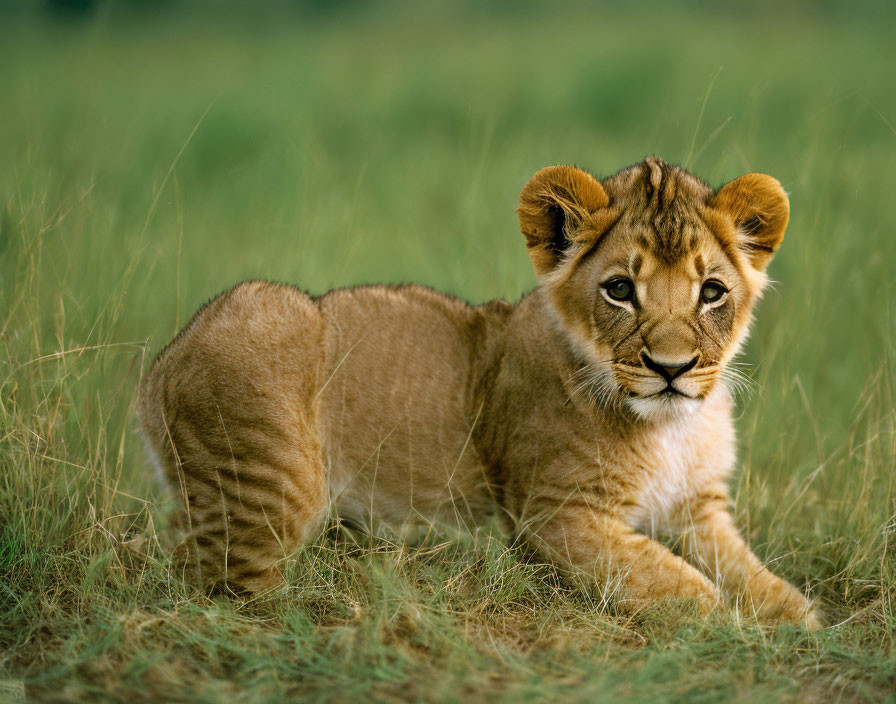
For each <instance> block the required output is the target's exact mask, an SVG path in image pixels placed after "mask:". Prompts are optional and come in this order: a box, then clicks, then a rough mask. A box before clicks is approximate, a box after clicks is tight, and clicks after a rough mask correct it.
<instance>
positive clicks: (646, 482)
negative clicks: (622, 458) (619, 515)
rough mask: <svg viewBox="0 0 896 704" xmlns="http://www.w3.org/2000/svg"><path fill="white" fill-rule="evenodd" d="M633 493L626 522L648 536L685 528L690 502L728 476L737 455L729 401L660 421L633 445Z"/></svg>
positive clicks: (674, 531)
mask: <svg viewBox="0 0 896 704" xmlns="http://www.w3.org/2000/svg"><path fill="white" fill-rule="evenodd" d="M632 450H633V465H634V466H633V468H632V469H633V471H634V472H635V473H636V476H635V477H634V479H635V482H636V486H637V489H636V492H635V496H634V501H633V504H632V505H631V506H630V507H629V508H628V510H627V512H626V519H627V522H628V523H629V525H631V526H632V527H633V528H634V529H635V530H638V531H640V532H644V533H647V534H651V535H653V534H656V533H664V532H669V533H678V532H680V531H681V530H682V529H684V528H686V524H687V522H688V505H689V503H690V500H691V499H692V498H694V497H696V496H698V495H700V494H701V493H702V492H704V491H706V489H707V488H708V486H709V485H710V484H712V483H713V482H715V481H718V480H725V479H727V477H728V475H729V473H730V471H731V469H732V467H733V465H734V457H735V443H734V434H733V430H732V427H731V421H730V414H729V412H728V408H727V404H725V405H716V404H709V403H707V404H706V405H705V406H704V407H703V408H702V409H701V410H700V411H698V412H697V413H695V414H694V415H691V416H689V417H686V418H681V419H676V420H674V421H670V422H668V423H663V424H658V425H657V426H656V427H655V428H652V429H651V430H650V431H649V432H646V433H645V434H644V435H643V436H642V438H640V440H639V441H638V442H637V443H636V445H635V446H634V447H633V448H632Z"/></svg>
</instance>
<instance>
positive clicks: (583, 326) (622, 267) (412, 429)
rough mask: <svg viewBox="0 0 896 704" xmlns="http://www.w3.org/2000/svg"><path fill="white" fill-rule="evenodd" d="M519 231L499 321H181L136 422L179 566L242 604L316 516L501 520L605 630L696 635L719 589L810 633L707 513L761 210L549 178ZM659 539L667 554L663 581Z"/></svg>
mask: <svg viewBox="0 0 896 704" xmlns="http://www.w3.org/2000/svg"><path fill="white" fill-rule="evenodd" d="M517 212H518V213H519V218H520V226H521V229H522V232H523V235H524V236H525V239H526V246H527V247H528V250H529V255H530V256H531V258H532V263H533V265H534V267H535V272H536V274H537V276H538V280H539V286H538V287H537V288H536V289H535V290H534V291H533V292H532V293H530V294H529V295H527V296H525V297H524V298H523V299H522V300H521V301H520V302H519V303H517V304H516V305H510V304H507V303H505V302H503V301H495V302H491V303H488V304H485V305H483V306H475V307H473V306H469V305H467V304H466V303H464V302H463V301H460V300H458V299H456V298H451V297H449V296H445V295H442V294H439V293H436V292H435V291H431V290H429V289H426V288H422V287H418V286H397V287H393V286H365V287H358V288H351V289H340V290H335V291H331V292H329V293H327V294H325V295H323V296H320V297H311V296H308V295H306V294H304V293H302V292H301V291H299V290H297V289H295V288H292V287H290V286H284V285H278V284H271V283H265V282H251V283H244V284H240V285H239V286H237V287H236V288H234V289H232V290H230V291H228V292H226V293H224V294H222V295H220V296H218V297H217V298H215V299H214V300H212V301H211V302H210V303H208V304H207V305H206V306H204V307H203V308H202V309H201V310H200V311H199V312H198V313H197V314H196V315H195V316H194V317H193V319H192V320H191V321H190V322H189V324H188V325H187V326H186V328H184V330H183V331H182V332H181V333H180V334H179V335H178V336H177V337H176V338H175V339H174V341H172V342H171V343H170V344H169V345H168V346H167V347H166V348H165V349H164V350H163V351H162V352H161V354H160V355H159V357H158V359H157V360H156V361H155V363H154V364H153V366H152V369H151V370H150V372H149V373H148V375H147V376H146V378H145V380H144V382H143V385H142V387H141V393H140V402H139V406H140V418H141V422H142V425H143V428H144V430H145V433H146V435H147V438H148V441H149V445H150V447H151V449H152V451H153V454H154V455H155V456H156V459H157V460H158V461H159V463H160V464H161V466H162V467H163V468H164V472H165V477H166V478H167V481H168V483H169V485H170V486H171V487H172V488H173V490H174V491H175V492H176V493H177V494H178V495H179V496H180V497H181V498H182V505H183V509H184V510H183V514H182V516H181V517H180V519H181V520H180V523H181V524H182V525H183V526H184V527H185V531H186V535H185V538H184V541H183V543H182V544H181V545H180V547H179V548H178V552H179V555H180V558H181V559H182V560H184V563H185V564H186V565H189V566H190V568H191V569H192V570H193V571H194V573H195V575H196V576H197V577H198V578H199V579H200V580H202V581H203V582H204V583H205V584H206V585H210V584H222V583H225V584H227V585H229V586H231V587H233V588H235V589H239V590H248V591H254V590H259V589H263V588H265V587H269V586H271V585H273V584H275V583H277V582H278V581H279V580H280V579H281V575H280V571H279V569H278V567H277V564H278V562H279V561H280V560H282V559H283V558H285V557H287V556H288V555H289V554H290V553H291V552H292V551H294V550H295V549H296V548H297V547H298V546H300V545H301V544H302V543H305V542H307V541H309V540H311V539H313V538H314V537H315V535H316V532H317V531H318V529H319V527H320V525H321V523H322V521H323V519H324V517H325V516H326V515H327V514H328V511H332V512H334V513H335V514H336V515H337V516H339V517H341V518H343V519H345V520H346V521H350V522H352V523H355V524H359V525H362V526H369V525H371V524H372V522H374V521H377V522H385V523H387V524H388V523H391V524H395V525H404V524H407V523H414V522H416V523H421V522H423V523H426V522H432V521H454V522H457V523H461V524H469V523H471V522H475V521H481V520H483V519H484V518H485V517H487V516H489V515H492V514H494V513H499V514H501V515H502V516H504V517H506V519H507V521H508V523H509V524H510V525H511V526H512V527H513V530H514V531H516V533H517V534H519V535H522V536H524V537H525V538H527V539H528V540H529V541H530V542H531V544H532V545H533V546H534V547H535V548H536V549H538V550H539V551H540V552H541V553H542V554H543V555H544V556H546V557H548V558H550V559H551V560H553V561H554V563H555V564H557V565H558V566H559V567H561V568H562V569H564V570H565V571H567V572H569V573H574V574H577V575H579V576H580V577H584V578H585V579H586V580H591V581H593V582H594V583H595V584H596V585H598V586H600V587H601V588H602V589H604V590H605V591H606V593H607V594H613V595H614V598H616V600H617V601H618V603H619V604H620V606H621V607H622V608H628V609H637V608H640V607H642V606H644V605H646V604H648V603H651V602H654V601H655V600H658V599H662V598H664V597H685V598H693V599H696V600H697V601H698V602H699V604H700V606H701V608H702V609H703V610H709V609H711V608H713V607H714V606H715V605H716V604H717V602H718V601H719V599H720V589H721V590H724V591H725V592H726V593H728V594H730V595H732V596H735V597H736V598H738V599H739V600H740V601H741V603H742V604H744V605H746V606H747V607H748V608H749V609H752V610H753V611H754V612H755V613H756V614H757V615H758V616H759V617H760V618H761V619H763V620H767V621H771V622H778V621H782V620H783V621H792V622H800V621H802V622H805V623H806V624H807V625H808V626H809V627H810V628H815V627H818V625H819V618H818V615H817V613H816V612H815V611H814V610H813V609H812V608H811V606H810V604H809V602H807V600H806V598H805V597H804V596H803V595H802V594H801V593H800V592H799V591H798V590H797V589H795V588H794V587H793V586H792V585H790V584H788V583H787V582H785V581H784V580H782V579H780V578H778V577H776V576H775V575H773V574H772V573H771V572H770V571H769V570H768V569H766V568H765V567H764V566H763V565H762V563H761V562H760V561H759V559H758V558H757V557H756V556H755V555H754V554H753V553H752V552H751V551H750V549H749V548H748V547H747V545H746V543H745V542H744V540H743V539H742V538H741V536H740V534H739V533H738V531H737V528H736V527H735V525H734V522H733V520H732V517H731V514H730V513H729V512H728V504H729V497H728V489H727V480H728V477H729V474H730V472H731V471H732V468H733V466H734V462H735V439H734V430H733V428H732V420H731V411H732V401H731V396H730V393H729V390H728V388H727V386H726V366H727V365H728V363H729V362H730V361H731V358H732V357H733V356H734V355H735V354H736V353H737V351H738V349H739V348H740V347H741V345H742V344H743V342H744V339H745V338H746V335H747V329H748V327H749V323H750V316H751V311H752V308H753V305H754V303H755V302H756V299H757V298H758V297H759V295H760V293H761V291H762V288H763V286H764V285H765V282H766V276H765V273H764V272H765V268H766V265H767V264H768V262H769V260H770V259H771V257H772V254H773V253H774V251H775V250H776V249H777V247H778V245H779V244H780V243H781V240H782V238H783V237H784V229H785V227H786V225H787V220H788V215H789V205H788V201H787V196H786V195H785V193H784V191H783V189H782V188H781V185H780V184H779V183H778V181H776V180H775V179H774V178H771V177H770V176H765V175H762V174H748V175H746V176H743V177H741V178H738V179H736V180H735V181H732V182H731V183H729V184H728V185H726V186H724V187H723V188H722V189H720V190H718V191H713V190H712V189H711V188H709V187H708V186H707V185H706V184H704V183H703V182H702V181H700V180H698V179H697V178H695V177H694V176H691V175H690V174H688V173H687V172H685V171H683V170H682V169H680V168H678V167H675V166H670V165H668V164H666V163H665V162H663V161H661V160H660V159H657V158H654V157H650V158H647V159H645V160H644V161H643V162H641V163H639V164H636V165H635V166H632V167H630V168H627V169H625V170H623V171H620V172H619V173H617V174H616V175H615V176H612V177H610V178H607V179H604V180H602V181H598V180H597V179H595V178H594V177H593V176H591V175H590V174H588V173H586V172H584V171H581V170H579V169H576V168H573V167H570V166H552V167H549V168H546V169H542V170H541V171H539V172H538V173H536V174H535V175H534V176H533V177H532V179H531V180H530V181H529V182H528V183H527V184H526V186H525V187H524V188H523V191H522V194H521V195H520V203H519V209H518V211H517ZM657 533H663V534H670V533H671V534H678V535H682V536H684V538H685V539H684V543H683V544H684V545H685V546H686V548H685V550H684V553H685V557H684V558H682V557H678V556H677V555H676V554H674V553H673V552H671V551H670V550H669V549H667V548H666V547H664V546H663V545H662V544H661V543H659V542H657V541H656V540H655V539H654V537H653V536H655V535H656V534H657Z"/></svg>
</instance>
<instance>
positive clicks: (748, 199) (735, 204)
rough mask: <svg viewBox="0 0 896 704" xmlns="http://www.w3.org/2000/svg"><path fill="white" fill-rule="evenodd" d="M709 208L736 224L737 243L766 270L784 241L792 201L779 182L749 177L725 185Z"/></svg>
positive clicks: (752, 260)
mask: <svg viewBox="0 0 896 704" xmlns="http://www.w3.org/2000/svg"><path fill="white" fill-rule="evenodd" d="M710 205H711V206H712V207H714V208H716V209H717V210H720V211H722V212H723V213H726V214H727V215H728V216H730V217H731V218H732V220H733V221H734V227H735V230H736V231H737V237H738V244H739V246H740V247H741V248H742V249H743V250H744V251H745V252H746V253H747V256H749V258H750V261H751V262H752V264H753V266H754V267H755V268H756V269H757V270H759V271H763V270H764V269H765V267H766V266H767V265H768V263H769V260H770V259H771V258H772V255H773V254H774V253H775V250H776V249H777V248H778V245H780V244H781V240H783V239H784V230H785V229H786V228H787V221H788V219H789V218H790V202H789V201H788V200H787V194H786V193H785V192H784V189H783V188H782V187H781V184H780V183H779V182H778V180H777V179H775V178H772V177H771V176H766V175H765V174H747V175H746V176H741V177H740V178H738V179H735V180H734V181H732V182H731V183H729V184H726V185H725V186H723V187H722V188H721V189H720V190H719V192H718V193H716V194H715V196H713V198H712V200H711V201H710Z"/></svg>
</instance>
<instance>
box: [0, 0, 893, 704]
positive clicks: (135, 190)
mask: <svg viewBox="0 0 896 704" xmlns="http://www.w3.org/2000/svg"><path fill="white" fill-rule="evenodd" d="M640 7H641V8H642V9H641V10H630V11H629V12H628V13H627V14H624V15H619V14H613V13H609V11H608V10H607V9H604V10H601V11H598V10H594V11H592V12H590V13H583V12H582V11H579V10H575V9H573V8H572V7H566V8H565V9H561V10H558V11H555V12H554V13H553V14H551V15H546V14H537V13H536V14H525V15H522V16H517V15H516V14H510V15H508V14H507V12H506V9H505V11H498V10H494V11H491V12H484V11H483V12H474V11H469V12H467V13H466V14H464V15H463V16H462V17H457V16H452V15H451V14H450V13H448V12H446V11H442V12H441V13H440V12H439V11H437V10H434V9H432V8H431V9H430V10H428V11H427V12H417V13H412V12H403V13H401V14H400V17H401V19H400V20H398V19H396V17H398V16H399V15H397V14H392V15H390V14H388V13H386V12H385V11H378V12H373V11H369V12H368V14H366V15H364V16H356V15H354V14H351V13H341V14H340V13H337V14H335V15H324V16H317V17H315V18H313V19H310V20H309V19H307V18H304V19H303V18H301V17H297V16H294V15H293V16H289V17H287V18H285V19H281V20H278V21H276V22H272V21H270V18H268V19H267V20H265V21H261V20H259V19H257V18H254V19H253V18H243V19H241V20H239V21H237V20H233V19H232V20H231V21H228V22H225V21H223V20H222V21H221V22H214V23H211V24H210V23H209V22H208V21H206V20H204V19H202V18H201V17H194V18H192V19H189V18H188V19H184V20H183V21H181V22H177V23H175V22H173V21H169V20H157V19H151V18H147V17H143V18H141V20H140V21H139V22H137V21H136V20H122V19H119V18H115V17H111V16H109V15H104V14H102V13H100V14H99V15H98V16H97V17H95V18H94V19H93V20H91V21H88V22H85V23H71V22H70V23H63V24H49V23H46V22H39V23H28V22H24V23H15V24H13V23H8V24H6V25H4V24H3V23H2V22H0V66H2V67H3V68H2V70H0V215H2V220H0V678H3V677H5V678H7V679H10V680H17V681H18V680H24V681H25V682H26V684H27V687H28V690H29V695H30V696H31V697H32V698H34V699H41V698H44V699H53V700H61V699H71V700H80V699H87V698H94V699H95V698H97V697H98V698H100V699H110V698H111V699H120V700H131V701H133V700H156V699H162V698H164V699H195V698H196V696H197V695H198V696H199V698H201V699H205V700H210V701H216V700H220V701H233V699H234V697H235V696H237V695H238V696H240V697H241V699H243V700H246V701H278V700H281V699H282V698H283V697H284V696H286V695H304V696H306V697H308V699H309V700H328V699H332V700H343V699H345V700H351V699H353V698H354V699H367V698H375V699H379V700H384V701H392V700H404V699H413V700H420V699H432V700H446V701H461V700H463V701H478V700H484V699H489V700H493V701H514V702H515V701H525V700H538V699H545V698H557V699H560V698H562V699H564V700H570V701H579V700H581V701H584V700H588V701H650V702H654V701H657V700H668V701H688V702H691V701H719V700H725V701H732V700H733V701H755V700H756V699H758V698H762V699H765V700H782V701H802V700H816V699H822V700H827V701H830V700H837V701H853V700H881V699H887V698H888V699H889V701H896V694H894V692H896V652H894V634H896V612H894V600H896V548H894V543H896V491H894V470H896V412H894V405H896V314H894V311H893V305H894V300H893V295H894V290H896V289H894V286H893V273H892V272H893V267H894V264H896V237H894V234H893V233H894V226H896V222H894V218H893V210H892V205H893V193H894V189H896V128H894V125H896V94H894V92H893V90H892V77H893V76H892V66H893V65H894V61H896V44H894V43H893V42H892V37H891V34H890V27H891V26H892V22H891V18H886V20H887V21H882V20H880V19H875V18H874V17H873V13H867V14H866V15H865V16H864V17H856V16H854V13H837V12H830V9H831V8H830V5H826V7H828V13H827V14H825V13H822V14H819V13H818V12H817V11H816V12H814V13H810V12H809V11H808V10H807V9H806V8H805V7H804V8H803V11H802V12H797V11H792V12H791V13H790V14H786V13H785V14H784V15H779V16H776V17H775V19H774V20H772V19H771V15H770V14H768V13H765V14H761V15H759V14H756V15H752V14H747V15H735V14H709V13H710V11H709V8H708V6H707V7H705V8H704V9H703V11H700V12H698V10H697V6H692V7H691V10H690V11H688V12H683V11H681V10H679V11H677V12H673V11H671V10H664V9H663V6H662V5H659V4H648V5H641V6H640ZM701 7H702V6H701ZM713 12H718V11H717V10H714V11H713ZM788 12H790V11H788ZM608 13H609V14H608ZM651 152H653V153H657V154H660V155H661V156H663V157H664V158H666V159H668V160H670V161H676V162H679V163H682V164H688V165H690V167H691V168H692V169H693V170H695V171H696V172H697V173H698V174H699V175H701V176H703V177H704V178H705V179H706V180H708V181H709V182H711V183H713V184H721V183H723V182H725V181H726V180H729V179H731V178H734V177H736V176H738V175H740V174H742V173H745V172H747V171H750V170H761V171H766V172H769V173H771V174H773V175H775V176H777V177H778V178H779V179H780V180H781V181H782V182H783V183H784V184H785V186H786V188H787V189H788V191H789V192H790V194H791V201H792V209H793V218H792V221H791V226H790V230H789V234H788V236H787V239H786V240H785V243H784V246H783V249H782V251H781V253H780V255H779V256H778V258H777V259H776V261H775V263H774V264H773V265H772V268H771V274H772V276H773V278H774V279H776V280H777V281H778V282H780V283H778V284H777V285H776V286H775V288H774V290H772V291H770V292H769V293H768V295H767V297H766V299H765V301H764V302H763V303H762V306H761V310H760V315H759V320H758V323H757V325H756V327H755V334H754V336H753V339H752V342H751V343H750V347H749V349H748V352H747V354H746V355H745V358H744V361H746V362H748V363H750V364H752V365H753V366H751V367H749V369H750V370H751V375H752V376H753V378H754V379H755V381H756V385H755V386H756V388H755V389H754V391H753V393H751V394H750V395H748V396H747V397H745V398H743V399H742V400H741V409H742V410H741V413H740V418H739V427H740V429H741V451H740V454H741V458H742V470H741V471H740V472H739V474H738V475H737V479H736V487H735V490H736V495H737V515H738V520H739V523H740V524H741V525H742V526H743V528H744V529H745V531H746V532H747V533H748V534H749V536H750V539H751V542H752V544H753V546H754V547H755V549H756V550H757V552H758V553H759V554H760V555H761V556H762V557H764V558H766V559H768V560H769V561H770V562H771V563H772V564H773V566H774V569H775V570H776V571H777V572H779V573H780V574H782V575H784V576H786V577H788V578H789V579H791V580H793V581H795V582H796V583H798V584H801V585H806V586H807V587H808V588H809V589H810V590H811V592H812V593H813V594H814V595H816V596H817V597H819V599H820V600H821V603H822V604H823V607H824V609H825V611H826V613H827V614H828V619H829V623H830V624H831V627H830V628H828V629H827V630H825V631H823V632H821V633H819V634H817V635H816V634H813V635H811V636H810V635H807V634H805V633H803V632H801V631H799V630H796V629H791V628H781V629H779V630H777V631H774V630H768V629H761V628H758V627H757V626H756V625H755V624H753V623H750V622H749V621H748V620H739V619H737V618H736V617H734V616H732V615H728V616H724V617H722V616H720V617H718V618H717V619H715V620H713V621H711V622H697V621H694V620H693V619H692V618H690V617H689V615H688V614H686V613H677V614H676V613H670V612H657V613H652V614H642V615H641V616H639V617H638V618H637V619H634V620H631V619H626V618H624V617H622V616H620V615H618V614H616V613H614V612H613V611H612V609H608V608H607V607H605V605H603V604H601V603H598V602H596V601H595V600H594V599H593V598H591V597H589V595H588V594H587V593H585V592H582V591H580V590H575V589H572V588H570V587H569V586H568V585H566V584H564V583H562V582H560V581H559V580H558V578H557V576H556V575H555V574H554V572H553V571H552V570H551V569H550V568H548V567H546V566H544V565H540V564H538V563H537V562H536V561H533V560H532V559H530V558H529V557H528V556H527V555H526V554H525V553H523V552H522V551H521V550H520V549H518V548H517V547H515V546H513V545H511V544H510V543H509V542H508V541H507V539H506V538H504V537H502V536H501V535H500V534H499V533H498V532H496V531H495V530H493V529H492V528H491V527H488V526H486V527H485V528H484V529H483V530H482V532H480V533H478V534H476V535H460V536H456V535H451V534H448V533H443V534H439V535H432V536H430V537H429V538H427V539H426V540H424V541H423V542H422V543H420V544H415V545H411V546H408V545H402V544H398V543H393V542H390V541H388V540H386V539H381V540H380V539H378V540H374V539H368V538H355V539H354V540H353V539H352V537H351V536H348V535H346V534H344V533H340V532H339V531H335V530H333V531H330V533H329V534H328V535H327V536H324V537H322V538H321V539H320V540H319V541H318V542H317V543H316V544H315V545H313V546H311V547H309V548H307V549H306V550H304V551H303V552H301V553H300V554H298V555H297V556H296V558H295V560H294V561H293V562H291V563H290V564H289V566H288V568H287V571H288V574H289V580H288V585H287V586H285V587H284V588H283V589H282V590H279V591H277V592H275V593H272V594H267V595H264V596H261V597H259V598H257V599H256V600H254V601H251V602H240V601H234V600H229V599H226V598H217V599H214V600H208V599H206V598H204V597H201V596H198V595H196V594H194V593H192V592H190V591H189V590H188V589H187V588H186V587H184V586H183V585H182V584H181V583H180V582H179V581H178V580H177V579H176V577H175V576H174V575H173V574H171V573H170V572H169V564H168V562H167V559H168V552H167V550H166V549H165V547H166V546H165V544H164V538H163V537H160V532H161V529H162V527H163V526H164V521H165V510H164V507H163V506H162V505H161V503H160V501H159V497H158V493H157V489H156V488H155V487H154V486H153V485H152V482H151V481H150V476H149V472H148V468H147V465H146V462H145V460H144V458H143V456H142V452H141V445H140V441H139V438H138V437H137V436H136V434H135V432H134V423H133V408H132V404H133V399H134V391H135V389H136V386H137V382H138V379H139V377H140V374H141V370H142V369H145V368H146V365H147V364H148V362H149V360H150V358H151V356H152V354H154V352H155V351H156V350H158V348H159V347H160V346H161V345H162V344H163V343H164V342H165V341H166V340H167V339H168V338H169V337H170V336H171V335H172V334H173V333H174V332H175V331H176V329H177V328H178V326H180V325H181V324H183V323H184V322H185V320H186V319H187V317H188V316H189V314H190V313H191V312H192V311H193V310H194V309H195V308H196V307H197V306H198V305H199V304H200V303H201V302H203V301H204V300H205V299H207V298H209V297H210V296H212V295H214V294H216V293H218V292H219V291H221V290H223V289H224V288H226V287H228V286H230V285H231V284H233V283H235V282H237V281H239V280H242V279H247V278H253V277H264V278H273V279H279V280H285V281H290V282H294V283H297V284H299V285H301V286H303V287H305V288H307V289H309V290H311V291H313V292H321V291H324V290H326V289H328V288H330V287H334V286H339V285H348V284H354V283H359V282H370V281H409V280H413V281H418V282H421V283H425V284H429V285H432V286H435V287H437V288H440V289H442V290H445V291H448V292H451V293H456V294H458V295H461V296H463V297H465V298H467V299H469V300H472V301H483V300H486V299H489V298H492V297H504V298H508V299H510V300H515V299H516V298H518V297H519V296H520V294H521V293H523V292H524V291H526V290H527V289H528V288H530V287H532V286H533V285H534V277H533V275H532V273H531V270H530V267H529V263H528V260H527V258H526V255H525V252H524V248H523V245H522V238H521V236H520V235H519V233H518V231H517V223H516V219H515V215H514V212H513V210H514V207H515V202H516V197H517V194H518V192H519V189H520V187H521V186H522V184H523V183H524V182H525V180H526V179H527V178H528V176H529V175H531V173H533V172H534V171H535V170H536V169H537V168H539V167H541V166H544V165H546V164H552V163H558V162H573V163H576V164H578V165H580V166H584V167H587V168H590V169H592V170H593V171H595V172H596V173H598V174H601V175H604V174H608V173H611V172H613V171H615V170H616V169H618V168H620V167H622V166H625V165H627V164H629V163H632V162H634V161H637V160H640V159H641V158H642V157H643V156H645V154H647V153H651ZM358 541H360V542H358Z"/></svg>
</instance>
